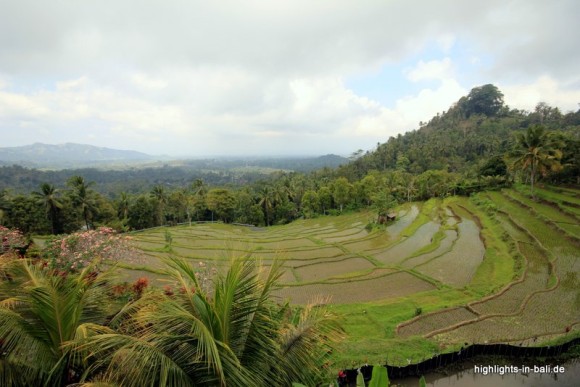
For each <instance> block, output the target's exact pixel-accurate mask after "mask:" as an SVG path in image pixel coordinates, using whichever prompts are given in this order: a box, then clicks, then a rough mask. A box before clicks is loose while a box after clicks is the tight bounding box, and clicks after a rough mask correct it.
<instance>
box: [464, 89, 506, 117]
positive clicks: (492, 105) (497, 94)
mask: <svg viewBox="0 0 580 387" xmlns="http://www.w3.org/2000/svg"><path fill="white" fill-rule="evenodd" d="M460 107H461V108H462V109H463V111H464V112H465V115H466V116H467V117H470V116H471V115H475V114H483V115H485V116H488V117H494V116H496V115H498V114H499V113H500V112H501V110H502V108H503V94H502V92H501V91H499V89H498V88H497V87H496V86H494V85H491V84H487V85H483V86H479V87H475V88H473V89H471V91H470V92H469V95H468V96H467V98H466V99H465V100H463V101H460Z"/></svg>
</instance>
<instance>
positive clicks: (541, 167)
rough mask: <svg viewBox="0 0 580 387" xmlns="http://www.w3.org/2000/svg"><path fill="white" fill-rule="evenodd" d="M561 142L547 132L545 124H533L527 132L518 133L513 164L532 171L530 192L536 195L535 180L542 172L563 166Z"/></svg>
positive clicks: (515, 166) (543, 173)
mask: <svg viewBox="0 0 580 387" xmlns="http://www.w3.org/2000/svg"><path fill="white" fill-rule="evenodd" d="M560 146H561V144H560V143H559V142H558V141H557V140H556V139H555V138H554V137H553V135H552V133H550V132H546V131H545V129H544V127H543V126H540V125H536V126H531V127H529V128H528V130H527V131H526V132H525V133H518V134H517V135H516V144H515V148H514V149H513V151H512V152H511V154H510V156H511V157H512V160H513V162H512V166H513V167H514V168H519V169H521V170H522V171H529V173H530V192H531V195H532V197H533V196H534V182H535V181H536V176H537V174H538V173H540V174H541V175H542V176H545V175H546V174H547V173H548V172H550V171H558V170H560V169H561V168H562V166H561V164H560V159H561V158H562V151H561V150H560V149H559V148H560Z"/></svg>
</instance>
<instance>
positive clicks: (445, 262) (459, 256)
mask: <svg viewBox="0 0 580 387" xmlns="http://www.w3.org/2000/svg"><path fill="white" fill-rule="evenodd" d="M458 229H459V239H458V240H457V241H456V242H455V245H453V248H452V249H451V251H450V252H448V253H446V254H443V255H442V256H440V257H438V258H436V259H434V260H432V261H430V262H428V263H426V264H424V265H420V266H418V267H417V270H419V271H420V272H421V273H423V274H426V275H428V276H430V277H433V278H435V279H437V280H439V281H441V282H444V283H446V284H450V285H453V286H464V285H467V284H468V283H469V281H471V278H472V277H473V275H474V274H475V271H476V270H477V267H478V266H479V265H480V264H481V261H482V260H483V254H484V253H485V247H484V245H483V242H482V241H481V239H480V238H479V228H478V227H477V224H475V222H474V221H472V220H469V219H466V218H463V219H462V220H461V223H459V225H458ZM451 268H453V270H451Z"/></svg>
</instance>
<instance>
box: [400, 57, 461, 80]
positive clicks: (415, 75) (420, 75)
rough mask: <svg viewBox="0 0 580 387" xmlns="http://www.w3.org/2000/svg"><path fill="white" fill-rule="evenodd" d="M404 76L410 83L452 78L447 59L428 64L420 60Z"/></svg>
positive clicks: (451, 69)
mask: <svg viewBox="0 0 580 387" xmlns="http://www.w3.org/2000/svg"><path fill="white" fill-rule="evenodd" d="M405 75H406V76H407V78H408V79H409V80H410V81H412V82H419V81H425V80H433V79H436V80H441V79H449V78H452V77H453V66H452V63H451V59H449V58H444V59H443V60H431V61H429V62H423V61H422V60H420V61H419V63H417V65H416V66H415V67H414V68H413V69H410V70H408V71H406V74H405Z"/></svg>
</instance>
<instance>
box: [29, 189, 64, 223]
mask: <svg viewBox="0 0 580 387" xmlns="http://www.w3.org/2000/svg"><path fill="white" fill-rule="evenodd" d="M58 193H59V191H58V190H57V189H56V188H54V186H53V185H52V184H49V183H42V184H41V185H40V192H33V193H32V195H33V196H35V197H36V198H37V199H38V201H39V202H40V204H42V205H43V206H44V208H45V210H46V215H47V216H48V220H49V221H50V226H51V231H52V234H55V233H56V221H57V213H58V210H59V209H61V208H62V203H61V202H60V201H59V199H58Z"/></svg>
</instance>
